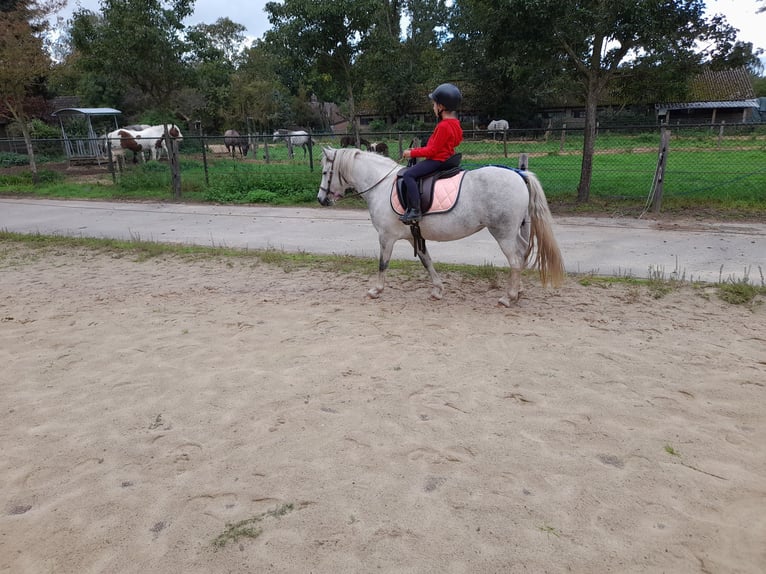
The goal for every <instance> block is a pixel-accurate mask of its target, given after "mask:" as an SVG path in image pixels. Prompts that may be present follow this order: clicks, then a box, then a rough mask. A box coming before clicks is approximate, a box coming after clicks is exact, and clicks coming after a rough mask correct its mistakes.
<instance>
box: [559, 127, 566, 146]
mask: <svg viewBox="0 0 766 574" xmlns="http://www.w3.org/2000/svg"><path fill="white" fill-rule="evenodd" d="M566 139H567V125H566V124H561V145H559V152H560V153H564V143H565V142H566Z"/></svg>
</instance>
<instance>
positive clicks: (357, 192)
mask: <svg viewBox="0 0 766 574" xmlns="http://www.w3.org/2000/svg"><path fill="white" fill-rule="evenodd" d="M334 167H335V157H334V156H333V158H332V159H331V160H330V176H329V177H328V178H327V189H325V188H323V187H320V189H321V190H322V191H324V192H325V193H330V187H331V184H332V176H333V175H334V172H335V169H334ZM401 168H402V166H401V165H399V164H396V165H395V166H394V167H392V168H391V170H390V171H389V172H388V173H387V174H386V175H384V176H383V177H381V178H380V179H379V180H378V181H376V182H375V183H374V184H372V185H371V186H370V187H368V188H367V189H365V190H364V191H355V192H353V193H351V194H349V195H342V196H340V197H338V198H337V199H336V200H335V201H340V200H342V199H350V198H352V197H361V196H363V195H364V194H365V193H368V192H370V191H372V190H373V189H375V188H376V187H378V186H379V185H380V184H381V183H383V182H384V181H385V180H386V179H387V178H388V176H390V175H391V174H392V173H394V171H396V170H398V169H401Z"/></svg>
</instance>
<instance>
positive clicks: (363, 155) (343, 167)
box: [335, 148, 397, 185]
mask: <svg viewBox="0 0 766 574" xmlns="http://www.w3.org/2000/svg"><path fill="white" fill-rule="evenodd" d="M360 159H363V160H364V161H366V162H370V163H376V164H378V165H380V166H381V167H384V168H387V169H391V168H393V167H394V166H395V164H396V163H397V162H395V161H394V160H392V159H391V158H390V157H385V156H382V155H380V154H378V153H374V152H371V151H362V150H360V149H357V148H338V149H335V161H336V165H337V172H338V176H339V177H341V178H343V180H344V181H343V185H348V182H347V181H345V180H346V174H348V173H351V169H352V167H353V165H354V162H355V161H357V160H360Z"/></svg>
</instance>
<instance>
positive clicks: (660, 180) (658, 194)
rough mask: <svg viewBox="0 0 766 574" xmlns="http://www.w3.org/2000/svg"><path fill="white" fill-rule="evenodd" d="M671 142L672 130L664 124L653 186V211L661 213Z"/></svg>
mask: <svg viewBox="0 0 766 574" xmlns="http://www.w3.org/2000/svg"><path fill="white" fill-rule="evenodd" d="M669 143H670V130H668V129H666V128H665V126H662V128H661V130H660V152H659V156H658V158H657V171H656V172H655V174H654V185H653V186H652V190H653V191H652V213H659V211H660V208H661V207H662V188H663V185H664V183H665V166H666V165H667V163H668V145H669Z"/></svg>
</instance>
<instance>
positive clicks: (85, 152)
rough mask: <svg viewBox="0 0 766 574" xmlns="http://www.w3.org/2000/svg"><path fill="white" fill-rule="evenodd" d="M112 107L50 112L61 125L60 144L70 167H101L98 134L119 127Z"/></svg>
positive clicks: (101, 158) (101, 153)
mask: <svg viewBox="0 0 766 574" xmlns="http://www.w3.org/2000/svg"><path fill="white" fill-rule="evenodd" d="M121 113H122V112H121V111H120V110H115V109H114V108H63V109H60V110H56V111H55V112H53V114H51V115H53V116H54V117H56V118H58V120H59V124H60V125H61V135H62V141H63V142H64V150H65V151H66V156H67V160H68V161H69V164H70V165H71V164H72V163H91V162H96V163H98V164H101V161H102V160H104V159H105V155H104V153H105V152H104V150H103V149H102V146H100V145H99V143H100V141H99V136H98V135H96V134H97V133H101V134H106V133H108V132H110V131H113V130H115V129H117V128H118V127H119V125H118V123H117V116H118V115H120V114H121Z"/></svg>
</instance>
